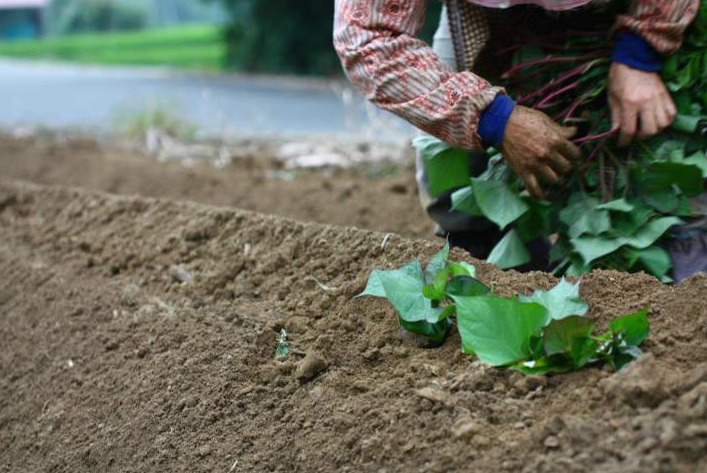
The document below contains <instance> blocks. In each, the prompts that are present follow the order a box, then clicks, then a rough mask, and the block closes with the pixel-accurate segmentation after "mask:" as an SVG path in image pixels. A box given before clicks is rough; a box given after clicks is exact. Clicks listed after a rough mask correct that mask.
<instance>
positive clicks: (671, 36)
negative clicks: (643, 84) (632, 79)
mask: <svg viewBox="0 0 707 473" xmlns="http://www.w3.org/2000/svg"><path fill="white" fill-rule="evenodd" d="M699 6H700V0H660V1H659V0H634V1H633V2H632V5H631V8H630V10H629V12H628V13H627V14H626V15H621V16H619V17H618V19H617V21H616V26H615V27H614V33H615V38H616V41H617V44H621V43H622V42H630V43H631V44H634V47H636V49H635V60H636V61H637V62H636V64H641V63H642V62H645V60H646V59H647V58H649V57H650V56H651V54H650V51H649V50H648V49H646V48H642V47H637V46H635V43H636V42H637V41H636V38H639V39H642V40H644V41H645V43H646V44H645V45H646V46H648V47H649V48H650V49H652V51H653V52H654V54H655V56H656V57H657V56H658V55H669V54H672V53H673V52H675V51H676V50H677V49H678V48H679V47H680V46H681V45H682V36H683V33H684V32H685V29H686V28H687V27H688V26H689V25H690V23H691V22H692V20H693V19H694V18H695V15H696V14H697V10H698V9H699ZM626 34H630V35H633V36H634V38H632V39H629V40H626V39H622V35H626ZM624 38H625V37H624ZM621 47H623V46H621ZM647 51H648V52H647ZM622 57H625V56H622ZM619 62H624V63H625V64H627V65H629V66H631V64H628V63H627V62H626V61H619ZM649 62H650V61H649ZM654 64H655V62H654ZM632 67H633V66H632ZM654 67H655V66H654ZM658 68H659V66H658ZM643 70H646V69H643Z"/></svg>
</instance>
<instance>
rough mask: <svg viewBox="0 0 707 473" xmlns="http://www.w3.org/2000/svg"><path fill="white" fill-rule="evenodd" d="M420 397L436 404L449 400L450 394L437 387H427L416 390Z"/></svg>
mask: <svg viewBox="0 0 707 473" xmlns="http://www.w3.org/2000/svg"><path fill="white" fill-rule="evenodd" d="M415 394H417V395H418V396H420V397H422V398H425V399H429V400H430V401H434V402H445V401H447V400H448V399H449V394H447V393H446V392H445V391H443V390H442V388H439V387H437V386H427V387H426V388H422V389H417V390H415Z"/></svg>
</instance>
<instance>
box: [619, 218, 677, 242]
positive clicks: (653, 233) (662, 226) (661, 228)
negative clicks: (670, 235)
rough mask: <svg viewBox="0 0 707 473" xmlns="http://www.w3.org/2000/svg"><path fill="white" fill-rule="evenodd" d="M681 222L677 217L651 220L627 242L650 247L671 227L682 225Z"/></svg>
mask: <svg viewBox="0 0 707 473" xmlns="http://www.w3.org/2000/svg"><path fill="white" fill-rule="evenodd" d="M681 223H683V221H682V220H680V219H679V218H677V217H662V218H657V219H654V220H651V221H650V222H648V223H647V224H645V225H644V226H643V227H641V228H640V229H638V231H637V232H636V234H635V235H633V236H632V237H631V238H629V239H628V240H626V243H628V245H630V246H632V247H634V248H639V249H643V248H648V247H649V246H651V245H652V244H653V243H655V241H656V240H658V238H660V237H661V236H663V234H664V233H665V232H666V231H668V229H669V228H670V227H672V226H673V225H680V224H681Z"/></svg>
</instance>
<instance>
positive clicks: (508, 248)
mask: <svg viewBox="0 0 707 473" xmlns="http://www.w3.org/2000/svg"><path fill="white" fill-rule="evenodd" d="M486 261H488V262H489V263H491V264H495V265H496V266H498V267H499V268H501V269H509V268H515V267H516V266H520V265H523V264H526V263H528V262H530V253H528V250H527V249H526V248H525V245H524V244H523V242H522V241H521V239H520V237H519V236H518V233H517V232H516V231H515V230H511V231H510V232H508V233H506V235H505V236H504V237H503V238H501V241H499V242H498V243H497V244H496V246H494V247H493V250H491V254H489V256H488V258H487V259H486Z"/></svg>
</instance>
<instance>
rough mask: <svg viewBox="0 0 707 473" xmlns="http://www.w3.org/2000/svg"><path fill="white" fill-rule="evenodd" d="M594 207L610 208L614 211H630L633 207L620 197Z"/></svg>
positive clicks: (600, 208) (598, 208) (599, 208)
mask: <svg viewBox="0 0 707 473" xmlns="http://www.w3.org/2000/svg"><path fill="white" fill-rule="evenodd" d="M596 208H597V210H612V211H614V212H632V211H633V209H634V208H635V207H634V206H633V205H631V204H629V203H628V202H626V199H623V198H622V199H617V200H612V201H611V202H607V203H605V204H601V205H598V206H597V207H596Z"/></svg>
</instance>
